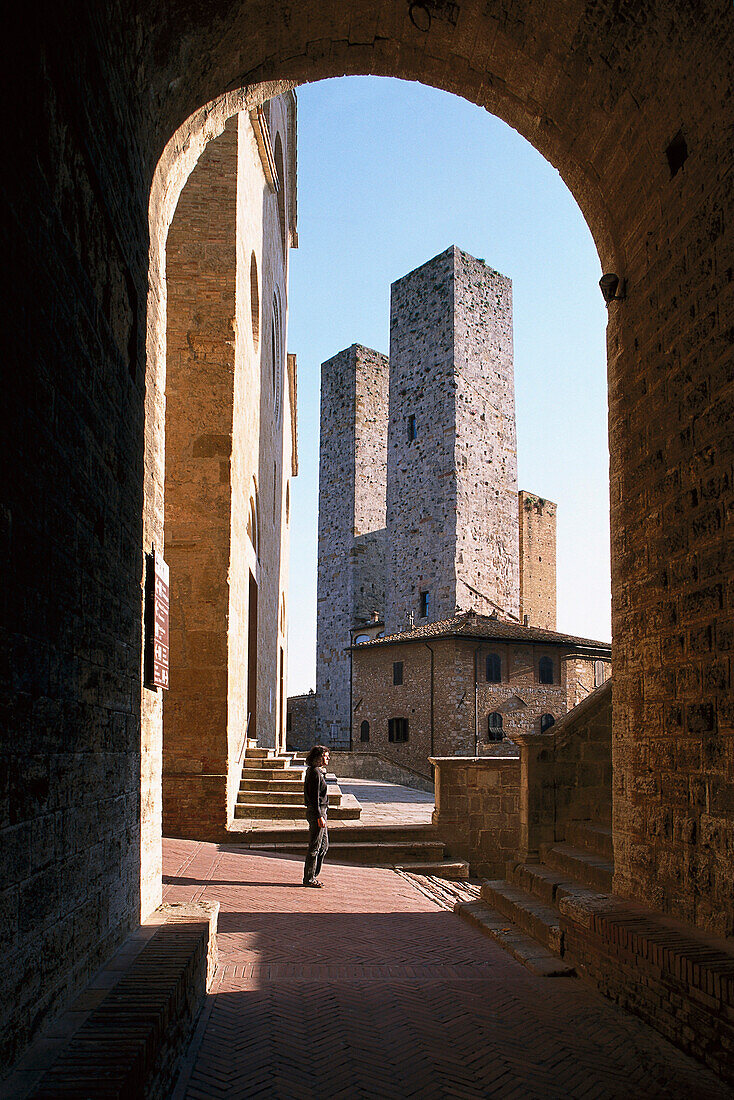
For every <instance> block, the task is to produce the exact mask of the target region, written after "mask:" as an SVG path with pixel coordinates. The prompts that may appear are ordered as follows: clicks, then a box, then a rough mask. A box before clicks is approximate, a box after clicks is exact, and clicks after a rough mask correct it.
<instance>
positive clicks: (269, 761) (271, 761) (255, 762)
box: [242, 753, 291, 771]
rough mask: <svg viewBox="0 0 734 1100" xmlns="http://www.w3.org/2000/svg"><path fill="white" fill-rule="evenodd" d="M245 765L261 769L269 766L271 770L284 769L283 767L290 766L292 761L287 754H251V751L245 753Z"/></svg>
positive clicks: (248, 767) (243, 763) (243, 762)
mask: <svg viewBox="0 0 734 1100" xmlns="http://www.w3.org/2000/svg"><path fill="white" fill-rule="evenodd" d="M242 765H243V767H245V768H247V769H248V771H249V769H250V768H254V769H260V768H267V769H268V770H269V771H282V770H283V768H290V766H291V761H290V760H289V759H288V758H287V757H285V756H250V755H249V753H245V759H244V760H243V761H242Z"/></svg>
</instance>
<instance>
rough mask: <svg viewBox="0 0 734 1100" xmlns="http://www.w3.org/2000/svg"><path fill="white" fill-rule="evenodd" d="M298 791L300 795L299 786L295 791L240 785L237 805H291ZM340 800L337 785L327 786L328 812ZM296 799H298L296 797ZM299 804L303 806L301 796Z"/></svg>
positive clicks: (340, 796)
mask: <svg viewBox="0 0 734 1100" xmlns="http://www.w3.org/2000/svg"><path fill="white" fill-rule="evenodd" d="M295 793H300V794H301V795H302V793H303V792H302V791H301V788H300V787H298V788H296V791H295V792H294V791H292V790H286V791H273V790H266V791H262V790H257V791H253V790H250V789H249V788H244V787H240V793H239V795H238V796H237V805H238V806H239V805H247V804H248V803H250V802H256V803H266V802H267V803H268V804H269V805H271V806H281V805H289V806H292V805H293V802H294V797H293V796H294V794H295ZM341 800H342V792H341V791H340V790H339V788H338V787H329V812H331V810H333V809H334V808H335V807H336V806H339V805H340V803H341ZM296 801H298V800H297V799H296ZM300 805H301V807H302V808H305V807H303V798H302V797H301V799H300Z"/></svg>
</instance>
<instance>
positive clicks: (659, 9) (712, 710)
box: [0, 0, 734, 1060]
mask: <svg viewBox="0 0 734 1100" xmlns="http://www.w3.org/2000/svg"><path fill="white" fill-rule="evenodd" d="M176 8H177V10H176V13H175V18H173V17H172V14H171V12H170V10H167V11H165V12H164V11H163V9H162V8H161V7H160V6H158V5H154V4H151V3H149V2H148V0H142V2H141V3H139V4H137V5H134V6H133V5H128V6H125V5H121V4H117V3H113V4H109V5H102V6H99V5H95V6H89V5H84V4H80V3H75V2H73V0H72V3H71V5H66V6H65V7H64V8H63V9H61V8H46V7H42V8H40V9H33V10H32V11H29V12H28V14H27V15H25V18H26V20H27V25H26V30H27V32H28V33H26V34H24V35H23V36H22V37H19V38H18V43H19V45H18V49H17V50H16V54H15V63H14V64H11V65H10V66H9V68H10V69H11V70H13V71H11V72H10V73H9V74H8V75H9V76H10V77H11V79H12V80H13V81H14V86H15V88H16V90H17V93H18V97H19V103H20V104H21V105H22V109H18V110H17V111H15V112H13V113H12V114H11V115H10V116H9V117H8V119H7V123H8V129H9V131H10V132H9V133H8V147H9V148H12V149H13V150H14V165H13V166H14V169H15V170H14V173H13V175H12V177H11V179H10V180H9V181H8V182H7V184H5V185H4V187H5V190H4V195H5V197H6V200H7V209H8V211H9V212H10V213H11V214H12V217H9V218H8V219H7V225H6V227H5V229H4V232H5V234H6V240H5V243H6V250H5V255H6V256H9V257H12V263H13V275H14V278H13V282H12V285H11V287H10V288H9V290H8V294H7V297H6V300H5V302H6V308H7V310H8V312H9V315H10V316H11V317H12V319H13V325H12V332H13V336H14V353H15V355H14V369H13V371H12V372H9V373H8V378H7V384H6V390H5V398H6V404H7V424H8V427H7V431H6V435H5V438H4V442H5V444H6V447H7V448H8V454H9V455H10V459H9V461H8V463H7V464H6V470H7V493H6V504H5V510H4V513H3V515H4V524H5V526H4V531H5V536H4V537H5V542H4V544H3V545H4V547H5V550H6V557H7V561H8V570H9V575H10V576H11V577H12V578H13V584H12V585H11V586H9V589H8V591H9V596H8V605H7V609H8V618H9V631H8V633H9V636H10V638H11V645H12V652H13V654H14V658H15V660H14V662H13V664H14V668H15V672H14V673H13V675H8V676H7V685H6V692H5V696H4V697H5V699H6V714H7V718H8V722H9V727H10V728H11V729H12V730H13V736H12V737H11V738H9V739H8V742H7V752H6V755H7V760H8V767H7V769H6V770H5V774H7V775H8V776H9V777H10V780H9V786H8V791H9V799H8V802H9V806H10V809H9V811H8V814H7V815H6V819H4V821H3V825H2V829H3V834H2V839H3V850H4V851H6V852H15V853H17V858H16V857H14V858H13V860H12V861H11V868H10V874H9V875H8V876H6V880H5V882H6V888H7V889H8V890H10V891H14V893H13V897H14V898H17V899H20V901H19V906H20V908H19V909H18V911H17V912H18V915H17V916H16V918H15V921H16V923H15V925H14V929H15V930H14V932H13V935H14V937H15V938H14V940H13V944H14V947H13V950H14V951H15V952H16V955H17V958H18V965H17V966H15V967H13V968H9V969H12V970H13V973H12V974H10V975H9V977H8V981H7V983H6V984H5V986H3V989H2V990H0V993H1V994H2V996H1V997H0V1000H2V1001H3V1003H5V1004H12V1005H13V1006H14V1015H13V1020H12V1021H11V1029H12V1039H11V1041H10V1045H7V1044H4V1046H3V1051H4V1053H5V1054H7V1055H8V1057H9V1058H10V1059H11V1060H12V1057H14V1052H16V1051H17V1050H18V1049H19V1045H20V1046H22V1044H23V1042H24V1041H25V1039H26V1038H27V1035H28V1034H29V1031H30V1029H32V1027H33V1026H35V1025H34V1023H33V1021H34V1020H35V1021H38V1020H40V1019H42V1018H43V1016H44V1014H45V1013H48V1012H51V1011H53V1009H54V1007H55V1006H56V1005H58V1004H59V1003H60V999H61V998H62V997H64V996H66V994H67V990H68V989H70V988H74V987H78V986H79V985H80V984H81V983H83V982H84V981H85V979H86V977H88V975H89V974H90V973H91V972H92V971H93V969H94V967H95V966H96V965H97V964H98V962H99V961H100V960H101V959H102V958H104V957H105V955H106V954H109V952H110V951H111V950H112V949H113V948H114V946H115V944H116V943H119V942H120V940H121V938H122V937H123V936H124V935H125V934H126V931H127V930H128V929H129V928H130V927H131V926H132V925H133V924H134V923H136V922H137V920H138V919H139V915H140V913H141V912H143V913H147V912H149V911H150V910H151V908H152V907H154V906H155V904H156V902H157V897H158V896H159V894H158V892H159V883H160V855H159V851H160V801H159V797H158V796H156V793H155V792H156V790H160V785H159V775H160V753H161V744H160V731H161V723H160V704H159V702H158V701H157V700H154V699H152V698H148V697H146V693H145V691H144V690H143V691H142V696H143V701H142V703H141V680H142V677H141V669H142V660H141V635H142V630H141V581H142V563H143V551H144V550H148V549H149V548H150V543H151V542H153V541H160V535H161V525H162V520H163V511H162V497H161V486H162V477H163V465H162V464H163V450H162V446H161V440H162V435H161V432H162V422H161V413H162V394H163V390H162V388H161V375H160V373H159V371H158V369H157V366H156V364H160V362H161V351H162V349H161V348H160V346H159V341H160V334H161V325H160V320H161V317H160V307H161V304H162V297H161V293H162V292H161V283H160V248H159V245H160V242H159V241H158V239H157V228H156V227H157V226H159V225H163V224H165V219H166V212H168V217H169V220H170V214H171V213H172V211H173V209H174V208H175V201H176V198H177V194H176V190H177V187H178V189H179V190H180V186H179V183H180V180H179V183H177V173H179V174H181V175H183V178H185V172H183V171H182V169H181V166H182V165H185V164H186V162H187V160H188V162H189V163H191V164H193V163H194V161H195V160H196V147H197V143H198V144H199V148H201V146H202V145H203V142H204V140H205V137H206V134H207V132H208V133H209V134H211V135H214V134H216V133H219V132H221V128H222V125H223V122H224V119H225V118H226V117H228V116H229V115H231V114H233V113H234V111H235V110H236V104H237V103H239V104H244V103H254V102H255V101H257V100H258V99H260V100H262V99H265V98H268V97H269V96H270V95H272V94H274V93H275V92H277V91H281V90H282V89H283V88H284V87H286V86H290V85H291V84H298V83H302V82H307V81H311V80H317V79H321V78H323V77H328V76H337V75H341V74H347V73H351V74H367V73H371V74H376V75H389V76H397V77H403V78H405V79H411V80H420V81H423V82H424V83H428V84H433V85H435V86H436V87H439V88H443V89H446V90H448V91H451V92H455V93H457V94H459V95H462V96H464V97H466V98H467V99H469V100H471V101H473V102H475V103H479V104H481V105H483V106H485V107H486V108H487V109H488V110H490V111H492V112H493V113H495V114H497V115H498V116H499V117H501V118H503V119H504V120H505V121H507V122H508V123H510V125H512V126H514V127H515V128H516V129H518V130H519V131H520V133H522V134H523V135H524V136H525V137H526V138H527V139H528V140H529V141H530V142H531V143H532V144H533V145H534V146H535V148H536V149H537V150H538V151H539V152H541V153H542V154H543V155H544V156H545V157H547V159H548V160H549V161H550V162H551V163H552V164H554V165H555V166H556V168H557V169H558V171H559V172H560V174H561V175H562V177H563V178H564V180H565V181H566V183H567V185H568V186H569V188H570V190H571V191H572V193H573V194H574V196H575V198H576V200H577V202H578V204H579V206H580V207H581V209H582V211H583V213H584V216H585V218H586V220H587V223H588V225H589V227H590V230H591V232H592V235H593V237H594V239H595V241H596V245H597V249H598V251H599V255H600V257H601V260H602V266H603V268H604V270H605V271H606V272H610V273H616V274H617V275H619V276H620V277H622V278H624V279H625V281H626V297H625V298H624V299H623V300H620V301H614V302H613V303H612V304H611V306H610V311H609V327H608V363H609V402H610V409H609V425H610V452H611V456H612V457H611V498H612V499H611V508H612V526H613V542H612V585H613V627H614V637H615V646H616V668H615V682H616V686H615V718H614V722H615V729H614V744H615V748H614V752H615V791H614V813H615V856H616V867H617V874H616V880H615V887H616V889H617V890H618V891H620V892H621V893H623V894H627V895H632V894H634V895H635V896H637V897H639V898H640V899H641V900H646V901H648V902H650V903H651V904H653V905H656V906H659V907H661V908H663V909H665V910H668V911H671V912H673V913H676V914H678V915H679V916H681V917H683V918H686V919H690V920H693V921H695V922H697V923H698V924H700V925H702V926H705V927H709V928H712V929H714V930H717V931H719V932H728V933H731V931H732V911H733V909H734V905H733V904H732V902H733V899H732V893H731V891H732V880H733V879H734V876H732V874H731V867H732V845H733V833H734V829H733V826H732V805H733V803H732V798H733V795H732V775H734V736H733V733H734V730H733V726H732V723H733V722H734V715H733V714H732V703H731V699H732V692H731V674H732V672H731V664H730V662H731V657H730V652H731V613H732V587H731V586H732V575H733V574H734V562H732V558H731V551H730V542H727V525H729V527H730V525H731V516H732V484H731V482H732V474H731V469H732V438H733V437H734V433H732V430H731V423H732V419H731V418H732V379H731V374H730V345H731V331H732V330H731V325H732V313H733V312H734V307H733V305H732V298H731V288H732V285H734V284H733V282H732V277H731V263H730V260H729V259H727V257H728V256H730V254H731V243H732V229H731V222H730V219H729V217H728V214H727V206H728V204H730V197H731V181H732V157H733V155H734V154H733V152H732V149H733V148H734V144H733V143H732V141H731V131H730V128H727V127H726V126H725V125H722V122H723V120H724V119H725V118H726V117H728V116H727V115H726V112H727V111H728V109H729V106H728V105H729V104H730V98H731V89H732V83H734V81H733V79H732V62H731V58H732V57H733V56H734V16H733V15H732V9H731V5H730V4H729V3H728V0H716V2H714V3H711V4H708V5H704V6H701V5H696V6H692V7H689V8H684V7H683V6H682V5H679V4H676V3H674V2H673V0H622V2H620V0H598V2H595V3H590V2H589V3H587V2H582V0H558V2H557V3H556V4H552V5H549V4H540V3H536V2H535V0H510V2H508V3H503V4H499V3H498V2H497V3H496V2H495V0H456V2H455V3H454V2H449V0H424V2H421V3H412V2H411V0H350V2H344V3H323V2H321V0H302V2H301V3H299V4H297V5H296V4H292V3H290V2H289V0H275V2H271V3H268V4H264V3H260V2H259V0H240V2H239V3H238V2H234V3H233V2H230V0H204V2H203V3H189V2H188V0H185V2H183V3H181V4H179V5H176ZM222 96H224V98H221V97H222ZM202 104H207V105H208V106H206V107H202ZM172 135H173V136H172ZM169 143H170V144H169ZM157 169H159V170H158V171H157ZM151 211H152V222H149V213H150V212H151ZM150 225H152V234H151V233H150V232H149V226H150ZM149 270H150V271H151V272H152V282H151V292H150V295H149V297H148V296H147V286H148V273H149ZM146 298H147V311H146ZM146 323H147V326H148V327H147V332H148V351H149V354H148V368H147V373H145V372H144V370H143V362H144V358H145V338H144V333H145V331H146V330H145V325H146ZM29 441H32V447H31V445H30V443H29ZM141 517H142V521H141ZM19 731H20V732H19ZM92 823H94V824H92ZM48 836H53V837H54V841H53V843H52V844H51V845H50V847H49V845H48V843H46V844H45V848H44V851H43V854H41V846H42V845H41V842H42V841H43V838H44V837H48ZM33 838H35V840H34V839H33ZM31 853H33V856H34V859H33V861H31V858H30V855H31ZM39 861H40V862H39ZM39 866H40V867H41V868H42V870H40V871H39V870H38V868H39ZM39 875H40V876H41V879H43V881H44V882H45V881H46V879H48V881H49V882H52V883H53V889H51V890H44V891H43V893H42V897H43V906H42V907H39V905H38V900H37V899H38V898H39V896H41V895H39V890H41V889H42V885H40V884H39V877H38V876H39ZM34 899H35V900H34ZM13 904H15V903H13ZM13 911H14V912H15V910H13ZM38 957H44V958H45V959H46V960H47V971H46V972H45V974H46V977H45V984H44V985H43V990H42V991H39V989H38V988H36V987H33V988H31V987H28V989H26V990H24V988H23V986H22V977H23V973H24V972H25V971H24V967H26V966H27V967H30V966H31V963H32V960H35V959H36V958H38Z"/></svg>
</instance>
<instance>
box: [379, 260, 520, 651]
mask: <svg viewBox="0 0 734 1100" xmlns="http://www.w3.org/2000/svg"><path fill="white" fill-rule="evenodd" d="M389 408H390V419H389V429H388V441H387V443H388V447H387V456H388V457H387V585H386V601H387V602H386V610H385V630H386V633H387V634H391V633H393V632H395V631H398V630H403V629H406V628H407V627H408V626H409V625H410V622H411V621H413V622H414V623H416V624H418V623H419V622H421V621H439V620H441V619H447V618H449V617H451V616H452V615H453V614H454V613H455V611H456V609H457V608H458V609H460V610H462V611H468V610H475V611H477V612H478V613H480V614H484V615H491V614H492V613H493V612H495V611H498V612H499V613H500V614H501V616H502V617H503V618H507V617H509V618H517V617H518V616H519V560H518V553H519V551H518V497H517V444H516V432H515V386H514V371H513V348H512V283H511V281H510V280H509V279H507V278H505V276H503V275H500V274H499V273H498V272H496V271H493V270H492V269H491V268H489V267H487V266H486V265H485V264H484V262H483V261H482V260H476V259H474V258H473V257H472V256H469V255H467V254H466V253H465V252H461V251H460V250H459V249H458V248H456V247H455V246H452V247H451V248H449V249H447V251H446V252H443V253H441V255H439V256H436V257H435V258H434V259H432V260H430V261H429V262H428V263H426V264H423V265H422V266H421V267H419V268H416V270H415V271H411V272H410V273H409V274H408V275H405V276H404V277H403V278H402V279H398V280H397V282H395V283H393V286H392V297H391V316H390V402H389Z"/></svg>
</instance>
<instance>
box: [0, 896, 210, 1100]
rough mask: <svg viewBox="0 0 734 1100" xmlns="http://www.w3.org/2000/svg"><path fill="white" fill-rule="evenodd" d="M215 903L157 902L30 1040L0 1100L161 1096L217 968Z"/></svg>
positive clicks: (3, 1087) (76, 1099) (164, 1091)
mask: <svg viewBox="0 0 734 1100" xmlns="http://www.w3.org/2000/svg"><path fill="white" fill-rule="evenodd" d="M218 914H219V904H218V903H217V902H198V903H192V904H186V905H162V906H160V908H159V909H157V910H156V911H155V913H153V914H152V916H151V917H150V918H149V920H147V921H146V922H145V923H144V924H143V925H141V926H140V928H139V929H138V930H136V932H134V933H133V934H132V935H131V936H130V937H128V940H127V941H126V942H125V944H123V946H122V947H121V948H120V950H119V951H118V952H116V954H115V955H114V956H113V958H112V959H111V960H110V962H109V963H108V964H107V965H106V966H105V967H104V968H103V969H102V970H100V971H99V972H98V974H97V975H96V976H95V978H94V979H93V980H92V982H90V984H89V986H88V987H87V988H86V989H85V990H84V992H83V993H82V994H81V995H80V996H79V997H78V998H77V1000H76V1001H75V1002H74V1003H73V1004H72V1005H71V1006H70V1008H69V1010H67V1012H65V1013H64V1014H63V1015H62V1016H61V1017H60V1018H59V1019H58V1020H57V1021H55V1023H54V1024H53V1025H52V1026H51V1027H50V1028H49V1029H48V1030H47V1031H46V1032H45V1033H44V1034H43V1035H42V1036H40V1037H39V1039H38V1040H37V1041H36V1043H34V1044H33V1045H32V1046H31V1048H30V1049H29V1050H28V1052H27V1053H26V1056H25V1057H24V1058H23V1060H22V1062H21V1063H20V1064H19V1065H18V1067H17V1068H16V1071H15V1072H14V1073H13V1075H12V1076H11V1077H10V1078H9V1079H8V1080H7V1081H6V1082H4V1084H3V1085H2V1086H0V1097H3V1098H8V1100H9V1098H14V1100H21V1098H23V1100H25V1098H27V1100H52V1098H53V1100H58V1098H60V1097H65V1096H68V1097H70V1098H72V1097H73V1098H75V1100H78V1098H79V1097H81V1096H83V1097H85V1098H89V1100H96V1098H100V1100H101V1098H102V1097H104V1098H105V1100H111V1098H113V1097H125V1100H130V1098H131V1097H150V1098H153V1097H157V1096H161V1095H165V1094H166V1092H167V1090H168V1088H169V1086H170V1084H171V1082H172V1078H173V1074H174V1073H175V1069H176V1066H177V1062H178V1058H179V1056H180V1054H181V1053H182V1051H183V1049H184V1047H185V1044H186V1042H187V1041H188V1037H189V1034H190V1032H191V1028H192V1025H193V1023H194V1020H195V1019H196V1016H197V1014H198V1011H199V1008H200V1005H201V1002H202V1000H203V998H204V995H205V994H206V992H207V990H208V989H209V987H210V985H211V981H212V978H213V976H214V970H215V968H216V963H217V946H216V929H217V918H218Z"/></svg>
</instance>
